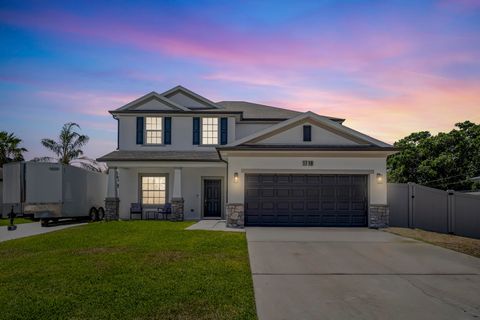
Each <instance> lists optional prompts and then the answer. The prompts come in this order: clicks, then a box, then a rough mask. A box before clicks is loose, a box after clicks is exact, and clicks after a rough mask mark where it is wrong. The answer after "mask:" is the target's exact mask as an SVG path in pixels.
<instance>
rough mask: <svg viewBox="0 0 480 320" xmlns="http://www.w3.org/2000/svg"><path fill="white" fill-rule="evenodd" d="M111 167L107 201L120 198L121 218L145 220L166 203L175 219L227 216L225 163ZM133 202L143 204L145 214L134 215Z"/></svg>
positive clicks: (113, 164) (115, 164)
mask: <svg viewBox="0 0 480 320" xmlns="http://www.w3.org/2000/svg"><path fill="white" fill-rule="evenodd" d="M108 166H109V168H110V169H109V188H108V196H107V201H108V199H118V217H119V218H120V219H124V220H129V219H131V218H132V219H137V218H138V219H140V218H141V217H142V218H144V219H145V218H147V217H148V216H147V212H148V211H149V210H150V211H151V209H154V208H161V207H163V206H164V205H165V204H171V206H172V214H171V216H170V219H172V220H200V219H222V218H224V216H225V212H224V208H225V202H226V186H225V175H226V164H225V163H224V162H193V161H185V162H181V161H175V162H174V163H173V162H163V161H135V162H134V161H127V162H120V161H117V162H110V163H108ZM132 204H140V206H141V208H142V211H143V215H134V216H131V214H130V211H131V210H130V209H131V206H132ZM107 211H108V210H107Z"/></svg>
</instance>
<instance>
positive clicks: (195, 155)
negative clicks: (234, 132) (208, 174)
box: [97, 150, 221, 162]
mask: <svg viewBox="0 0 480 320" xmlns="http://www.w3.org/2000/svg"><path fill="white" fill-rule="evenodd" d="M97 161H101V162H106V161H221V160H220V158H219V156H218V153H217V152H216V151H126V150H117V151H113V152H110V153H109V154H106V155H104V156H102V157H100V158H98V159H97Z"/></svg>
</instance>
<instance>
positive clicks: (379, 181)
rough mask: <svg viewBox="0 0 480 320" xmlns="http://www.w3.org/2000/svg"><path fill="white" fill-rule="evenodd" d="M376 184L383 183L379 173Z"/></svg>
mask: <svg viewBox="0 0 480 320" xmlns="http://www.w3.org/2000/svg"><path fill="white" fill-rule="evenodd" d="M377 183H383V175H382V174H381V173H377Z"/></svg>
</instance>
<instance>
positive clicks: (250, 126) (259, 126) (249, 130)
mask: <svg viewBox="0 0 480 320" xmlns="http://www.w3.org/2000/svg"><path fill="white" fill-rule="evenodd" d="M274 124H276V122H272V123H242V122H239V123H237V126H236V132H235V133H236V138H237V140H238V139H241V138H244V137H246V136H249V135H251V134H253V133H255V132H257V131H261V130H263V129H266V128H269V127H271V126H273V125H274Z"/></svg>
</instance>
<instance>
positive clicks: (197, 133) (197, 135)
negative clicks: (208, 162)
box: [193, 117, 200, 145]
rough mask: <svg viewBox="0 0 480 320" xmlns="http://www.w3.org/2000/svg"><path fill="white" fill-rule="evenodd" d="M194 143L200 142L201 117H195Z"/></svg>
mask: <svg viewBox="0 0 480 320" xmlns="http://www.w3.org/2000/svg"><path fill="white" fill-rule="evenodd" d="M193 144H196V145H198V144H200V118H197V117H196V118H193Z"/></svg>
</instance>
